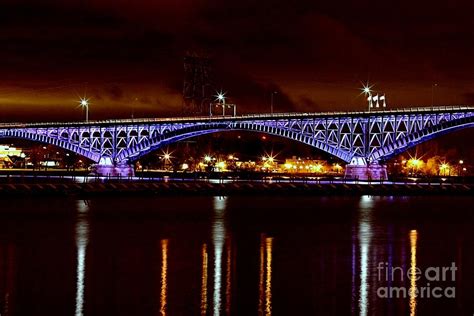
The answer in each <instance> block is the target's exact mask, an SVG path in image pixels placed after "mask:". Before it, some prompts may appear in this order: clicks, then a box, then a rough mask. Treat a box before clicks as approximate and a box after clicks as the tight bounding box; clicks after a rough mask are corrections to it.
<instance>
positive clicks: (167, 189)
mask: <svg viewBox="0 0 474 316" xmlns="http://www.w3.org/2000/svg"><path fill="white" fill-rule="evenodd" d="M117 195H121V196H124V195H137V196H138V195H145V196H146V195H148V196H180V195H208V196H209V195H211V196H216V195H218V196H221V195H222V196H227V195H269V196H272V195H319V196H325V195H340V196H344V195H379V196H403V195H471V196H473V195H474V184H451V183H445V184H428V183H426V184H375V183H325V184H321V183H311V182H253V181H240V182H217V181H215V182H214V181H212V182H208V181H147V182H137V181H95V182H85V183H75V182H64V181H60V182H54V181H53V182H51V181H48V182H36V183H25V182H7V183H0V196H1V197H14V196H77V197H89V196H117Z"/></svg>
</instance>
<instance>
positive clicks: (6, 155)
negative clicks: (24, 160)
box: [0, 145, 24, 169]
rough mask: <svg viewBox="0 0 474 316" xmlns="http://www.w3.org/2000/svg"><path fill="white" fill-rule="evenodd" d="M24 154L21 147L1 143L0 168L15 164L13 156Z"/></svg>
mask: <svg viewBox="0 0 474 316" xmlns="http://www.w3.org/2000/svg"><path fill="white" fill-rule="evenodd" d="M22 156H24V154H23V151H22V150H21V149H18V148H15V147H10V146H8V145H0V169H3V168H9V167H11V166H12V165H13V161H12V160H11V157H22Z"/></svg>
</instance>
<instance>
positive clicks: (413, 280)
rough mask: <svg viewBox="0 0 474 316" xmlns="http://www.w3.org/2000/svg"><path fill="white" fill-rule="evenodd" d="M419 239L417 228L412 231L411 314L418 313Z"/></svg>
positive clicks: (413, 315) (411, 315) (412, 315)
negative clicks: (417, 248)
mask: <svg viewBox="0 0 474 316" xmlns="http://www.w3.org/2000/svg"><path fill="white" fill-rule="evenodd" d="M417 239H418V232H417V231H416V230H412V231H410V250H411V260H410V262H411V264H410V316H415V314H416V278H417V275H416V243H417Z"/></svg>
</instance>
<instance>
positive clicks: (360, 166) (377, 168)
mask: <svg viewBox="0 0 474 316" xmlns="http://www.w3.org/2000/svg"><path fill="white" fill-rule="evenodd" d="M344 177H345V178H346V179H357V180H369V181H370V180H372V181H381V180H387V179H388V177H387V166H385V165H381V164H378V163H367V161H366V160H365V158H360V157H355V158H353V159H352V161H351V163H350V164H348V165H346V173H345V176H344Z"/></svg>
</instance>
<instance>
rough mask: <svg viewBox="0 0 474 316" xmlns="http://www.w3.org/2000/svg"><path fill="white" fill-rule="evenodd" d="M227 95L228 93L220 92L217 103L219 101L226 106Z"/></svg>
mask: <svg viewBox="0 0 474 316" xmlns="http://www.w3.org/2000/svg"><path fill="white" fill-rule="evenodd" d="M225 94H226V92H222V91H220V92H218V93H217V95H216V101H219V103H222V104H225Z"/></svg>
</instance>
